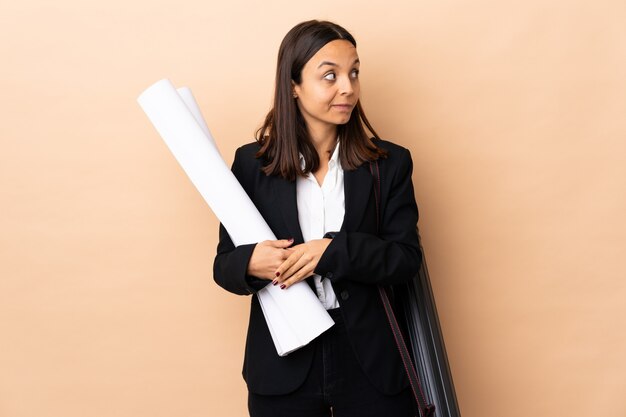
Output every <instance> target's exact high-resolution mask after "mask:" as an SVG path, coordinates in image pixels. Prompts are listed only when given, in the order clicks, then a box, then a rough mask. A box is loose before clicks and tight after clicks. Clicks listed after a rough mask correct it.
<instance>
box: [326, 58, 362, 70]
mask: <svg viewBox="0 0 626 417" xmlns="http://www.w3.org/2000/svg"><path fill="white" fill-rule="evenodd" d="M360 63H361V61H359V58H357V59H355V60H354V62H353V63H352V65H355V64H360ZM324 65H330V66H331V67H338V66H339V65H337V64H335V63H334V62H331V61H322V62H321V63H320V64H319V65H318V66H317V68H320V67H322V66H324Z"/></svg>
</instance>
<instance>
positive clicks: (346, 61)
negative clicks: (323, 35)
mask: <svg viewBox="0 0 626 417" xmlns="http://www.w3.org/2000/svg"><path fill="white" fill-rule="evenodd" d="M358 62H359V55H358V54H357V52H356V48H355V47H354V45H352V43H350V42H349V41H346V40H344V39H337V40H334V41H330V42H328V43H327V44H326V45H324V46H323V47H322V48H320V50H319V51H317V52H316V53H315V55H313V56H312V57H311V59H310V60H309V62H307V66H312V67H313V69H318V68H320V67H323V66H338V67H343V66H353V65H355V64H356V63H358Z"/></svg>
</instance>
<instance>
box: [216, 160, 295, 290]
mask: <svg viewBox="0 0 626 417" xmlns="http://www.w3.org/2000/svg"><path fill="white" fill-rule="evenodd" d="M240 149H241V148H240ZM240 149H237V151H236V152H235V159H234V161H233V166H232V171H233V174H234V175H235V177H236V178H237V180H238V181H239V182H240V183H242V179H243V178H244V177H245V173H244V167H243V165H244V163H243V162H242V157H241V152H240ZM219 239H220V240H219V243H218V245H217V254H216V256H215V260H214V262H213V279H214V280H215V282H216V283H217V284H218V285H219V286H220V287H222V288H224V289H225V290H227V291H229V292H232V293H234V294H239V295H248V294H254V293H256V292H257V291H259V290H261V289H263V288H264V287H265V286H266V285H267V284H268V283H269V282H270V281H271V280H272V279H273V278H275V271H276V268H278V266H279V265H280V264H281V263H282V262H283V261H284V260H285V259H286V258H287V257H288V256H289V249H288V247H289V246H291V244H292V243H293V241H288V240H266V241H263V242H259V243H251V244H246V245H240V246H238V247H235V245H234V244H233V241H232V240H231V238H230V236H229V235H228V232H227V231H226V229H225V228H224V225H222V224H221V223H220V232H219Z"/></svg>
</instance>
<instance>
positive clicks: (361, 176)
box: [341, 162, 374, 231]
mask: <svg viewBox="0 0 626 417" xmlns="http://www.w3.org/2000/svg"><path fill="white" fill-rule="evenodd" d="M343 181H344V184H343V185H344V194H345V200H346V213H345V216H344V219H343V224H342V225H341V230H348V231H354V230H356V228H357V227H358V226H359V224H361V219H362V218H363V214H364V213H365V209H366V206H367V202H368V200H369V198H370V195H371V193H372V183H373V182H374V181H373V179H372V174H371V172H370V171H369V165H368V163H367V162H366V163H364V164H363V165H361V166H360V167H358V168H357V169H355V170H354V171H344V174H343Z"/></svg>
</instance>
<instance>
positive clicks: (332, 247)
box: [315, 148, 422, 285]
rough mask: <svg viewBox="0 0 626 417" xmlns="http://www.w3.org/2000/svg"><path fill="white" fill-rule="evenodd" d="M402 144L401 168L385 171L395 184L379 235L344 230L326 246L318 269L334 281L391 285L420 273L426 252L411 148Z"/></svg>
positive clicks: (386, 202) (386, 201)
mask: <svg viewBox="0 0 626 417" xmlns="http://www.w3.org/2000/svg"><path fill="white" fill-rule="evenodd" d="M401 149H402V152H400V154H399V157H398V159H397V161H396V162H395V164H396V166H397V167H396V169H395V170H391V169H386V170H385V172H384V173H381V176H382V175H386V176H387V178H381V179H382V181H388V182H389V183H390V187H389V191H388V193H387V196H386V197H385V195H384V194H385V193H383V196H382V197H383V198H385V200H383V201H381V206H382V207H381V210H382V219H381V220H380V231H379V236H375V235H373V234H370V233H363V232H346V231H340V232H339V233H337V234H336V235H335V236H334V238H333V239H332V241H331V243H330V244H329V245H328V247H327V248H326V250H325V251H324V253H323V255H322V257H321V259H320V260H319V262H318V264H317V266H316V268H315V273H317V274H320V275H321V276H323V277H325V278H328V279H330V280H331V281H333V282H336V281H339V280H344V279H345V280H352V281H358V282H362V283H366V284H382V285H389V284H396V283H400V282H405V281H408V280H410V279H412V278H413V277H414V276H415V274H416V273H417V272H418V270H419V268H420V266H421V263H422V252H421V250H420V245H419V237H418V234H417V220H418V217H419V216H418V209H417V204H416V203H415V195H414V192H413V182H412V180H411V174H412V171H413V161H412V160H411V154H410V152H409V151H408V150H407V149H404V148H401ZM385 162H389V163H392V161H390V160H387V161H385Z"/></svg>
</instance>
